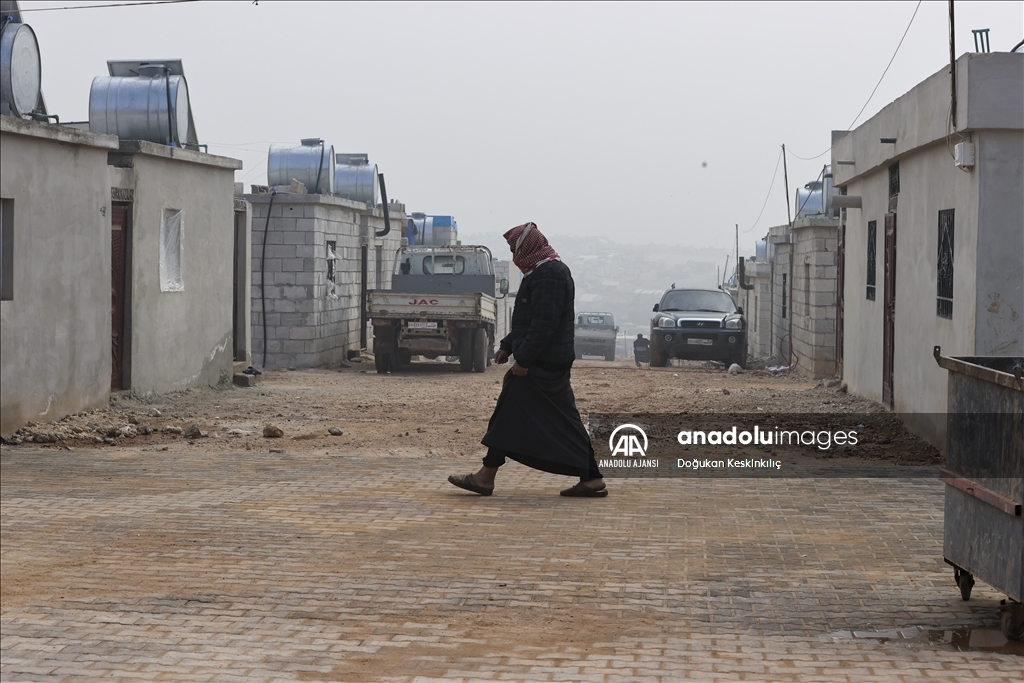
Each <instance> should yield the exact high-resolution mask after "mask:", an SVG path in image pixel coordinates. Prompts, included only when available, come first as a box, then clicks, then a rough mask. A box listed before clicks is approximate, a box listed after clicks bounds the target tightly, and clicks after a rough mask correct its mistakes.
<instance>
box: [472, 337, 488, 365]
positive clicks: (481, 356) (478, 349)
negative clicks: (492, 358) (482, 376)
mask: <svg viewBox="0 0 1024 683" xmlns="http://www.w3.org/2000/svg"><path fill="white" fill-rule="evenodd" d="M473 369H474V370H475V371H476V372H483V371H484V370H486V369H487V330H485V329H483V328H482V327H481V328H478V329H475V330H473Z"/></svg>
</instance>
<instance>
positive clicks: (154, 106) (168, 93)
mask: <svg viewBox="0 0 1024 683" xmlns="http://www.w3.org/2000/svg"><path fill="white" fill-rule="evenodd" d="M145 73H146V75H142V74H140V75H138V76H97V77H96V78H94V79H92V88H90V90H89V130H90V131H92V132H93V133H103V134H106V135H116V136H117V137H119V138H121V139H122V140H146V141H149V142H156V143H159V144H162V145H166V144H173V145H177V146H181V145H182V143H184V142H187V141H188V85H187V84H186V83H185V77H184V76H174V75H168V72H167V70H166V69H164V68H163V67H160V66H156V65H154V66H152V67H150V70H149V71H147V72H145ZM168 105H169V106H168ZM168 111H170V121H168Z"/></svg>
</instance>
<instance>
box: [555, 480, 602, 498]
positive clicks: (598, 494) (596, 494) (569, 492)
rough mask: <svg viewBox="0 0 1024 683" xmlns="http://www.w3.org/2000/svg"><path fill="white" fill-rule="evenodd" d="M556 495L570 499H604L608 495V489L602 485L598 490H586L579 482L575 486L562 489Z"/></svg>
mask: <svg viewBox="0 0 1024 683" xmlns="http://www.w3.org/2000/svg"><path fill="white" fill-rule="evenodd" d="M558 495H560V496H569V497H571V498H604V497H606V496H607V495H608V489H607V488H606V487H605V485H604V484H601V488H599V489H592V488H588V487H587V485H586V484H584V483H583V482H582V481H581V482H579V483H578V484H576V485H575V486H571V487H569V488H567V489H562V491H561V492H560V493H559V494H558Z"/></svg>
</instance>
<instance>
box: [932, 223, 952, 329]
mask: <svg viewBox="0 0 1024 683" xmlns="http://www.w3.org/2000/svg"><path fill="white" fill-rule="evenodd" d="M953 212H954V209H943V210H942V211H939V256H938V260H937V262H936V263H937V268H936V270H937V271H938V273H937V274H938V277H937V278H936V280H937V287H936V302H935V313H936V315H938V316H939V317H940V318H949V319H950V320H952V319H953Z"/></svg>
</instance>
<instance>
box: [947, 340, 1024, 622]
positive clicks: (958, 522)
mask: <svg viewBox="0 0 1024 683" xmlns="http://www.w3.org/2000/svg"><path fill="white" fill-rule="evenodd" d="M934 355H935V360H936V361H937V362H938V364H939V366H941V367H943V368H945V369H946V370H948V371H949V382H948V386H947V392H948V395H947V405H948V407H947V415H946V466H945V467H944V468H943V469H942V470H940V476H941V477H942V479H943V481H944V482H945V484H946V487H945V488H946V503H945V520H944V524H943V542H942V555H943V558H944V559H945V560H946V562H947V563H949V564H950V565H952V566H953V577H954V580H955V581H956V584H957V586H958V587H959V588H960V595H961V597H962V598H963V599H964V600H969V599H970V597H971V588H972V587H973V586H974V581H975V579H980V580H981V581H984V582H985V583H987V584H989V585H990V586H992V587H993V588H995V589H996V590H998V591H1000V592H1002V593H1005V594H1006V596H1007V597H1008V598H1009V600H1004V601H1003V606H1002V610H1003V615H1002V629H1003V634H1004V635H1006V637H1007V638H1012V639H1014V640H1021V639H1022V637H1024V607H1022V605H1021V602H1022V598H1024V574H1022V571H1021V570H1022V566H1024V516H1022V509H1024V358H1021V357H1005V356H1004V357H973V356H972V357H959V358H952V357H947V356H943V355H942V350H941V349H940V348H939V347H938V346H936V347H935V349H934Z"/></svg>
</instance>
